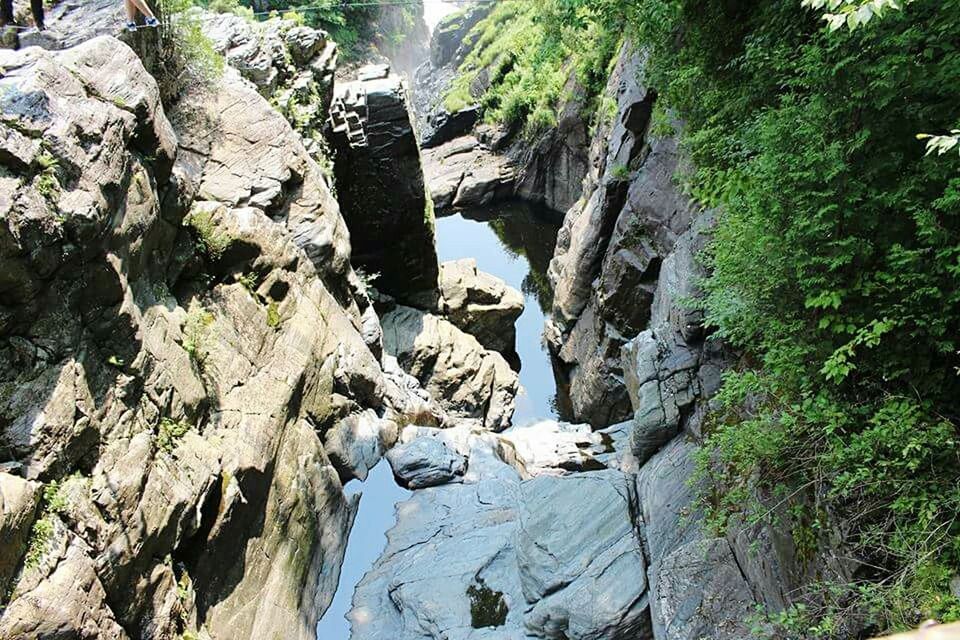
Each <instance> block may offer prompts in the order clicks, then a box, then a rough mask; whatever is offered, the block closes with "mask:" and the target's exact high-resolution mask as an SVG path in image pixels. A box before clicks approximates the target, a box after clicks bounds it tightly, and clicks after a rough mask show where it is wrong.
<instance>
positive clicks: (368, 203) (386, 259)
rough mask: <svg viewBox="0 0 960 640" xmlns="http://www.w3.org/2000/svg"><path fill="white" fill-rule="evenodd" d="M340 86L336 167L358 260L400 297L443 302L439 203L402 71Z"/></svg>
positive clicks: (336, 106) (333, 118)
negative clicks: (428, 181) (427, 182)
mask: <svg viewBox="0 0 960 640" xmlns="http://www.w3.org/2000/svg"><path fill="white" fill-rule="evenodd" d="M366 75H367V79H361V80H357V81H355V82H350V83H346V84H344V85H342V86H339V87H338V89H337V95H336V96H335V98H334V104H333V107H332V109H331V122H332V125H333V146H334V148H335V149H336V152H337V156H336V163H335V166H334V170H335V173H336V176H337V184H338V196H339V201H340V205H341V207H342V210H343V215H344V218H345V219H346V221H347V225H348V226H349V227H350V233H351V236H352V238H353V262H354V264H355V265H357V266H358V267H361V268H362V269H363V270H364V271H366V272H367V273H368V274H371V275H372V274H377V275H378V279H377V287H378V288H380V289H382V290H383V291H384V292H386V293H388V294H390V295H392V296H394V297H395V298H397V299H398V300H400V301H401V302H405V303H408V304H414V305H416V306H421V307H430V306H432V305H433V304H435V303H436V296H437V277H438V270H439V267H438V264H437V252H436V247H435V242H434V234H433V230H434V219H433V210H432V207H431V206H429V194H427V193H426V190H425V187H424V181H423V172H422V169H421V166H420V152H419V149H418V148H417V139H416V135H415V134H414V129H413V124H412V116H411V114H410V111H409V108H408V105H407V92H406V86H405V84H404V83H403V81H402V80H401V79H400V78H399V77H398V76H395V75H387V76H385V77H375V76H376V75H379V74H374V77H371V76H370V75H369V74H366Z"/></svg>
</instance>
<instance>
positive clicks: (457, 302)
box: [439, 258, 523, 354]
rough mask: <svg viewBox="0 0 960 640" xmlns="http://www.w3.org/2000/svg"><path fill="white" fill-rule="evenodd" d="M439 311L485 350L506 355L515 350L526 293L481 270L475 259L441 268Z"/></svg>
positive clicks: (447, 264)
mask: <svg viewBox="0 0 960 640" xmlns="http://www.w3.org/2000/svg"><path fill="white" fill-rule="evenodd" d="M439 311H440V313H442V314H443V316H444V317H446V318H447V319H448V320H449V321H450V322H452V323H453V324H455V325H456V326H457V327H459V328H460V329H462V330H463V331H465V332H467V333H469V334H470V335H472V336H473V337H474V338H476V339H477V342H479V343H480V344H482V345H483V346H484V347H485V348H487V349H490V350H492V351H499V352H500V353H504V354H511V353H513V352H514V351H515V349H516V341H517V331H516V326H515V325H516V321H517V318H519V317H520V314H521V313H523V294H521V293H520V292H519V291H517V290H516V289H514V288H512V287H509V286H507V283H505V282H504V281H503V280H501V279H500V278H497V277H496V276H492V275H490V274H488V273H484V272H482V271H479V270H478V269H477V261H476V260H474V259H473V258H465V259H463V260H455V261H452V262H444V263H443V264H441V265H440V305H439Z"/></svg>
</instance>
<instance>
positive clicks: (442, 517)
mask: <svg viewBox="0 0 960 640" xmlns="http://www.w3.org/2000/svg"><path fill="white" fill-rule="evenodd" d="M541 435H542V433H541ZM510 438H511V436H510V435H509V434H503V435H501V436H495V435H493V434H490V433H488V432H485V431H477V430H471V429H469V428H464V427H457V428H453V429H445V430H436V429H424V428H417V427H410V428H408V429H406V430H404V433H403V436H402V441H404V442H405V444H404V445H402V446H401V448H400V449H397V450H395V453H391V462H392V463H393V464H394V470H395V472H397V473H398V475H401V476H402V477H405V478H408V479H409V480H408V481H409V482H410V483H411V486H414V484H418V485H420V486H427V485H436V484H438V483H443V484H441V485H440V486H434V487H432V488H426V489H420V490H418V491H415V492H414V494H413V496H412V497H411V498H410V499H409V500H408V501H406V502H403V503H401V504H400V505H399V506H398V508H397V513H398V521H397V525H396V527H394V528H393V529H392V530H391V531H390V532H389V534H388V543H387V549H386V550H385V551H384V554H383V555H382V556H381V558H380V560H379V561H378V562H377V564H376V565H375V566H374V568H373V569H372V570H371V572H370V573H368V574H367V575H366V576H365V577H364V579H363V580H362V581H361V583H360V585H359V586H358V587H357V590H356V592H355V594H354V600H353V609H352V610H351V612H350V614H349V617H350V620H351V623H352V629H353V633H352V636H351V637H353V638H356V639H358V640H363V639H365V638H396V639H397V640H414V639H417V640H420V639H428V638H441V637H443V638H450V639H456V638H498V639H499V638H511V639H517V640H520V639H526V638H531V637H533V638H557V639H559V638H569V639H570V640H580V639H588V638H589V639H593V640H600V639H613V640H617V639H622V640H627V639H628V638H642V637H645V636H646V632H645V630H646V629H648V628H649V610H648V597H647V585H646V582H645V581H644V579H643V576H644V567H645V560H644V555H643V545H642V542H641V537H640V528H639V527H640V522H639V520H638V519H637V516H638V514H639V509H638V504H637V493H636V489H635V488H634V485H633V481H632V478H631V476H629V475H627V474H624V473H622V472H620V471H614V470H603V471H600V470H598V471H593V472H588V473H578V474H573V475H558V474H562V473H563V472H562V470H561V469H559V468H550V469H543V471H544V473H543V474H540V473H539V471H540V469H537V472H536V473H535V475H532V476H531V475H529V471H530V469H531V468H534V467H528V466H524V465H523V464H522V462H520V461H518V460H517V458H516V456H515V455H513V454H512V452H513V451H514V449H515V447H514V445H512V443H511V440H510ZM570 453H571V455H578V454H577V452H576V451H572V452H570ZM464 461H465V462H464ZM558 462H561V460H559V459H558ZM524 477H526V478H529V479H524ZM600 594H604V595H603V596H602V597H600Z"/></svg>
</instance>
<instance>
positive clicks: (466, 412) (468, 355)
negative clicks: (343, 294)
mask: <svg viewBox="0 0 960 640" xmlns="http://www.w3.org/2000/svg"><path fill="white" fill-rule="evenodd" d="M381 322H382V324H383V346H384V350H385V351H386V352H387V353H389V354H390V355H392V356H394V357H396V358H397V360H398V361H399V362H400V365H401V366H402V367H403V368H404V369H405V370H406V371H409V372H410V374H411V375H413V376H414V377H416V378H417V379H418V380H419V381H420V383H421V384H422V385H423V387H424V388H425V389H426V390H427V391H429V392H430V394H431V395H432V396H433V397H434V398H437V399H438V401H439V402H440V404H441V405H442V406H443V407H444V408H445V409H447V411H448V412H449V413H450V414H451V415H453V416H456V417H458V418H463V419H473V420H475V421H477V422H478V423H479V424H480V425H482V426H484V427H486V428H488V429H492V430H494V431H501V430H503V429H505V428H506V427H507V426H509V424H510V419H511V417H512V416H513V410H514V398H515V396H516V394H517V389H518V378H517V374H516V373H515V372H514V371H513V370H512V369H511V368H510V365H509V364H507V361H506V360H504V358H503V356H501V355H500V354H499V353H496V352H493V351H488V350H487V349H485V348H484V347H483V346H482V345H481V344H480V343H479V342H478V341H477V339H476V338H474V337H473V336H471V335H470V334H467V333H464V332H463V331H461V330H460V329H458V328H457V327H456V325H454V324H453V323H451V322H450V321H448V320H445V319H444V318H441V317H439V316H436V315H434V314H431V313H427V312H425V311H420V310H418V309H414V308H411V307H403V306H398V307H396V308H395V309H393V310H392V311H390V312H389V313H387V314H385V315H384V316H383V318H382V319H381Z"/></svg>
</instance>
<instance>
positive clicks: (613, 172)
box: [610, 164, 630, 182]
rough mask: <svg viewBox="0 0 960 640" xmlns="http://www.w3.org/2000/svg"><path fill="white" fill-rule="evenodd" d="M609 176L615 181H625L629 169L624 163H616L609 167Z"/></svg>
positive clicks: (627, 177)
mask: <svg viewBox="0 0 960 640" xmlns="http://www.w3.org/2000/svg"><path fill="white" fill-rule="evenodd" d="M610 176H611V177H612V178H613V179H614V180H616V181H617V182H626V181H627V180H629V179H630V169H629V168H628V167H627V166H626V165H624V164H616V165H614V166H613V168H612V169H610Z"/></svg>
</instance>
